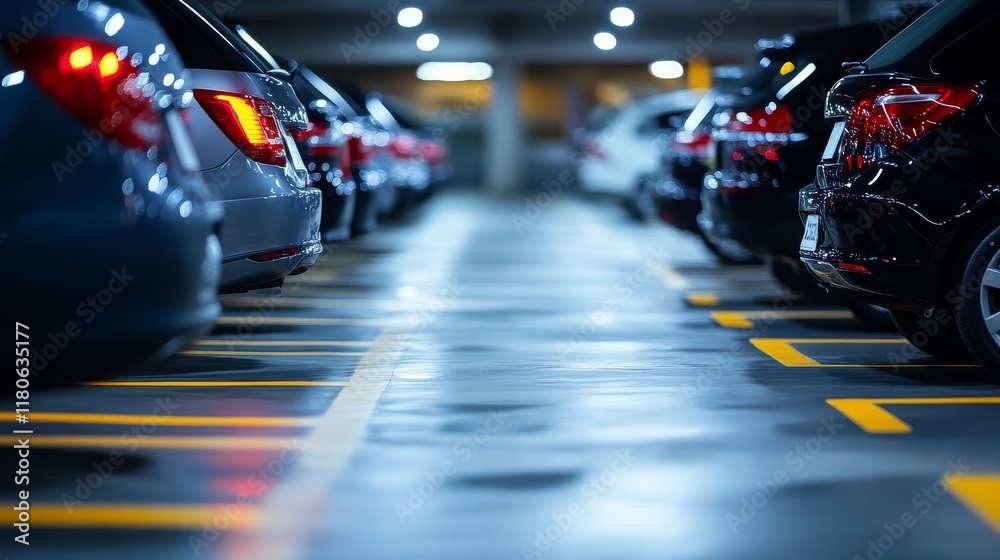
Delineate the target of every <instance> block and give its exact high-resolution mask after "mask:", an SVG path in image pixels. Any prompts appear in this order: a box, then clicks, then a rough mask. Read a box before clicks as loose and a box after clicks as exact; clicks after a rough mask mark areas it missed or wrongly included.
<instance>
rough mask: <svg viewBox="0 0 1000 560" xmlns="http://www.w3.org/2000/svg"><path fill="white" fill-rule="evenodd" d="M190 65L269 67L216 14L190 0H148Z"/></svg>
mask: <svg viewBox="0 0 1000 560" xmlns="http://www.w3.org/2000/svg"><path fill="white" fill-rule="evenodd" d="M146 4H147V5H148V6H149V9H150V10H152V11H153V13H154V14H156V19H157V20H158V21H159V22H160V25H162V26H163V29H164V30H165V31H166V32H167V35H168V36H169V37H170V41H171V42H172V43H173V44H174V46H175V47H176V48H177V52H178V53H179V54H180V55H181V58H182V59H184V64H185V65H186V66H188V67H189V68H200V69H204V70H228V71H232V72H252V73H263V72H266V71H267V70H268V68H269V65H268V64H267V63H266V62H264V60H262V59H261V58H260V56H258V55H257V54H256V53H254V52H253V50H252V49H250V48H249V47H248V46H247V45H245V44H244V43H243V41H242V40H240V38H239V37H237V36H236V35H235V34H234V33H233V32H232V31H230V30H229V29H228V28H227V27H226V26H225V25H224V24H223V23H222V22H220V21H219V20H218V19H217V18H216V17H215V16H214V15H212V14H211V12H209V11H208V10H206V9H205V8H204V7H203V6H201V5H200V4H198V3H197V2H194V1H191V0H146Z"/></svg>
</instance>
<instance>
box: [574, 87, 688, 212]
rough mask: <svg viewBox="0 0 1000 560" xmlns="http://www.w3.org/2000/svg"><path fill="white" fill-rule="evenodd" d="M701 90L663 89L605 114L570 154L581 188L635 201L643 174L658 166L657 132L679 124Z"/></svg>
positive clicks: (640, 187) (654, 169)
mask: <svg viewBox="0 0 1000 560" xmlns="http://www.w3.org/2000/svg"><path fill="white" fill-rule="evenodd" d="M704 95H705V91H704V90H683V91H675V92H670V93H663V94H659V95H655V96H652V97H648V98H645V99H642V100H639V101H637V102H635V103H633V104H632V105H629V106H627V107H625V108H624V109H622V110H621V111H618V112H617V113H615V114H612V115H610V116H608V117H606V118H605V122H604V126H603V128H602V129H600V130H599V131H592V132H590V133H589V134H588V135H587V136H586V137H585V138H582V139H581V140H582V147H581V153H580V155H579V156H578V157H576V158H575V161H576V164H577V172H578V177H579V181H580V186H581V188H582V189H583V190H585V191H587V192H592V193H600V194H608V195H613V196H616V197H619V198H621V199H623V200H626V201H628V202H635V201H636V200H637V199H638V198H639V197H640V196H641V195H642V192H641V191H642V188H643V183H644V179H645V178H646V177H647V176H649V175H654V174H655V173H656V172H657V170H658V169H659V165H660V157H661V155H660V149H661V148H660V146H659V145H658V143H657V140H658V138H659V137H660V135H662V134H664V133H666V132H670V131H672V130H674V129H676V128H678V127H679V126H680V125H681V124H683V122H684V116H685V115H686V114H687V113H689V112H690V111H691V110H692V109H694V107H695V105H697V104H698V101H699V100H700V99H701V98H702V97H703V96H704Z"/></svg>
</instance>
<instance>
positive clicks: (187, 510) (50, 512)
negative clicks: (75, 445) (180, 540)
mask: <svg viewBox="0 0 1000 560" xmlns="http://www.w3.org/2000/svg"><path fill="white" fill-rule="evenodd" d="M233 506H234V504H228V503H227V504H92V503H84V504H79V505H74V507H72V508H69V507H66V505H65V504H63V503H35V502H33V503H32V504H31V511H30V514H31V521H30V522H31V526H32V528H47V529H51V528H59V529H134V530H151V529H152V530H182V529H183V530H191V531H202V530H204V528H205V523H206V522H209V521H211V520H212V519H214V518H215V517H216V516H218V515H223V512H225V511H227V510H226V509H223V508H232V507H233ZM13 508H14V504H11V503H7V504H2V505H0V509H2V511H3V513H2V514H0V518H2V519H3V521H4V524H5V525H7V526H10V525H11V524H13V523H17V522H18V521H17V514H18V512H17V511H15V510H14V509H13ZM239 512H240V515H236V516H232V518H230V519H229V528H228V530H230V531H232V530H247V529H253V528H255V527H256V526H257V514H256V512H255V511H254V510H253V509H251V508H244V509H239ZM199 534H200V533H199Z"/></svg>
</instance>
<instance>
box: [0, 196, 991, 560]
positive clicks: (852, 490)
mask: <svg viewBox="0 0 1000 560" xmlns="http://www.w3.org/2000/svg"><path fill="white" fill-rule="evenodd" d="M539 202H545V201H539ZM525 211H526V208H525V204H524V203H523V202H520V203H516V202H509V201H507V202H502V201H496V200H487V199H485V198H477V197H473V196H471V195H467V194H461V193H458V194H445V195H444V196H441V197H438V198H436V199H434V200H433V201H432V202H431V203H430V204H429V206H428V207H426V208H424V209H422V210H421V211H419V212H418V213H417V214H418V215H416V216H414V217H413V219H412V223H406V224H400V225H397V226H393V227H390V228H387V229H386V230H384V231H380V232H378V233H376V234H374V235H372V236H371V237H369V238H366V239H363V240H360V241H358V242H354V243H351V244H349V245H347V246H344V247H340V248H338V249H336V250H333V251H328V252H327V253H326V254H325V255H324V257H323V260H322V264H321V266H320V267H319V268H318V269H316V270H313V271H311V272H310V273H308V274H306V275H304V276H301V277H298V278H295V279H292V280H291V281H290V282H289V285H288V286H287V287H286V289H285V290H284V292H283V293H282V294H281V295H270V296H268V295H258V296H254V297H238V298H229V299H228V300H227V302H226V313H225V315H226V319H225V320H224V322H223V325H221V326H220V327H219V328H218V329H217V330H216V332H214V333H212V335H211V336H208V337H206V338H205V339H203V340H200V341H197V342H196V343H195V344H193V345H191V346H189V347H188V348H187V349H186V351H185V352H184V353H183V354H181V355H177V356H174V357H172V358H170V359H169V360H167V361H166V362H164V363H162V364H160V365H157V366H155V367H150V368H147V369H146V370H144V371H142V372H141V373H139V374H136V375H133V376H130V377H128V378H125V379H119V380H116V381H117V382H118V384H117V385H103V386H81V387H75V388H68V389H61V390H57V391H49V392H46V393H43V394H36V395H33V399H32V401H33V402H32V417H31V426H32V427H33V428H34V430H35V435H34V436H33V438H32V441H31V445H32V451H31V458H32V463H31V469H32V471H31V512H32V526H31V533H30V540H31V543H32V544H31V546H30V547H23V546H21V545H18V544H16V543H15V544H12V540H11V539H13V537H14V536H15V535H16V533H14V532H12V531H6V532H5V535H8V536H7V537H5V540H4V542H3V544H2V545H0V554H5V555H7V556H9V557H10V558H45V559H46V560H59V559H63V558H67V559H68V558H108V559H118V558H122V559H126V558H127V559H130V560H133V559H137V558H138V559H141V560H158V559H161V558H162V559H171V560H174V559H186V558H226V559H229V558H232V559H237V558H238V559H244V558H254V559H256V558H260V559H267V560H277V559H281V558H289V559H291V558H298V559H308V560H314V559H315V560H327V559H330V558H343V559H355V558H365V559H368V558H378V559H387V560H388V559H393V560H395V559H399V558H413V559H416V558H420V559H423V558H427V559H430V558H449V559H451V558H455V559H474V558H478V559H482V560H485V559H493V558H511V559H514V558H524V559H528V558H542V557H544V558H553V559H556V558H566V559H574V560H580V559H591V558H592V559H609V558H623V559H624V558H627V559H633V560H638V559H692V560H693V559H705V560H709V559H711V560H719V559H726V560H735V559H743V558H746V559H763V558H773V559H784V558H803V559H806V558H808V559H810V560H821V559H827V558H830V559H834V558H842V559H852V558H868V559H870V560H878V559H880V558H887V559H888V558H902V559H916V558H920V559H924V558H942V559H946V558H947V559H954V558H962V559H965V560H972V559H987V558H990V559H996V558H998V557H1000V446H998V445H997V441H998V440H997V426H998V425H1000V424H998V421H1000V398H997V396H998V395H1000V388H998V387H997V383H996V380H995V379H991V378H990V377H989V376H988V375H987V374H985V373H984V372H982V371H981V370H980V369H979V368H977V367H964V366H963V365H961V364H944V363H940V362H935V361H933V360H930V359H928V358H926V357H924V356H923V355H922V354H920V353H919V352H917V351H916V350H915V349H913V348H912V347H909V346H907V345H905V344H903V343H901V342H900V338H899V336H898V335H896V334H893V333H877V332H869V331H867V330H865V329H864V328H863V327H862V326H861V325H860V323H858V322H856V321H855V320H853V319H851V318H850V317H849V316H848V315H847V314H846V313H845V312H844V311H842V310H840V309H838V308H834V307H829V306H822V305H816V304H810V303H809V302H803V301H794V298H789V297H788V296H787V295H785V294H782V293H781V291H780V290H778V289H776V288H775V287H774V285H773V284H772V283H771V282H770V280H769V278H768V276H767V274H766V272H765V271H764V270H763V268H760V267H746V268H722V267H719V266H717V265H715V264H714V263H713V262H712V260H711V259H710V258H709V257H708V256H707V254H706V253H705V252H703V251H702V249H701V248H700V247H699V244H698V242H697V241H696V240H695V239H694V238H690V237H686V236H684V235H682V234H680V233H677V232H675V231H672V230H668V229H665V228H663V227H659V226H639V225H635V224H632V223H629V222H628V221H627V220H626V218H625V217H624V215H623V212H622V211H621V210H620V209H618V208H615V207H614V206H612V205H610V204H598V203H593V202H588V201H583V200H579V199H576V198H574V197H572V196H569V195H566V196H564V197H563V198H561V199H559V200H558V201H556V203H555V204H553V205H551V207H549V208H547V209H544V210H542V211H541V212H540V213H539V214H538V215H535V214H533V213H528V214H527V215H526V213H525ZM515 214H517V215H520V216H522V217H524V219H523V220H522V219H520V218H515V217H514V215H515ZM751 339H753V340H752V341H751ZM892 364H895V366H893V365H892ZM250 382H255V383H257V385H251V384H250ZM262 382H263V383H262ZM945 398H952V400H942V399H945ZM827 399H853V400H844V401H832V402H827ZM892 399H911V400H908V401H893V400H892ZM9 420H10V418H9V414H8V417H5V421H8V422H9ZM7 427H8V428H9V429H8V430H7V432H6V433H10V429H14V428H16V426H14V425H13V424H9V423H8V424H7ZM14 443H15V442H14V441H13V438H11V437H9V436H8V437H6V439H5V441H4V444H5V446H10V445H13V444H14ZM5 464H8V465H14V464H15V462H14V459H13V458H11V459H10V460H9V461H8V462H5ZM12 470H13V469H12ZM943 480H946V481H947V483H944V482H942V481H943ZM4 481H6V482H4V483H2V484H4V485H6V487H7V490H6V491H5V492H4V496H5V498H4V500H5V501H7V500H10V499H11V498H12V497H13V496H12V495H11V490H12V489H13V486H12V485H11V479H10V477H8V476H5V477H4ZM11 507H12V505H10V506H8V505H5V506H4V508H3V511H4V512H5V514H4V515H6V516H7V520H8V522H13V515H12V509H11ZM220 530H221V531H220Z"/></svg>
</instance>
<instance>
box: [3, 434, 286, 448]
mask: <svg viewBox="0 0 1000 560" xmlns="http://www.w3.org/2000/svg"><path fill="white" fill-rule="evenodd" d="M21 437H22V439H23V438H24V437H28V438H30V439H31V447H33V448H34V447H47V448H75V449H123V448H124V449H132V448H133V447H138V448H140V449H210V450H214V449H217V450H220V451H221V450H240V449H242V450H251V451H270V450H277V449H285V448H286V446H288V445H291V444H292V440H289V439H287V438H277V437H228V436H146V437H131V436H130V437H123V436H121V435H117V436H66V435H57V436H50V435H42V436H37V435H32V436H21ZM17 442H18V439H17V436H0V445H4V446H8V447H9V446H12V445H16V444H17Z"/></svg>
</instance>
